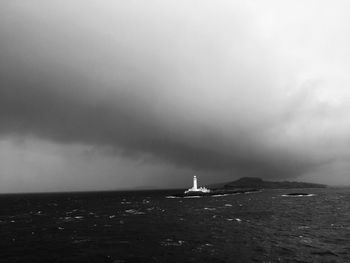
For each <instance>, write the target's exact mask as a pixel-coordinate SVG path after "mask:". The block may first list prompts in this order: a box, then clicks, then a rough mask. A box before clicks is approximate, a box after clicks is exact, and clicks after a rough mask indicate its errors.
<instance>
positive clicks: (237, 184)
mask: <svg viewBox="0 0 350 263" xmlns="http://www.w3.org/2000/svg"><path fill="white" fill-rule="evenodd" d="M326 187H327V186H326V185H323V184H314V183H304V182H289V181H282V182H272V181H264V180H263V179H261V178H258V177H243V178H240V179H238V180H236V181H232V182H226V183H218V184H211V185H208V186H207V187H198V186H197V178H196V176H194V177H193V187H192V188H190V189H188V190H186V191H185V192H184V193H183V194H180V195H177V196H181V197H186V196H213V195H227V194H240V193H248V192H256V191H260V190H262V189H295V188H297V189H301V188H326Z"/></svg>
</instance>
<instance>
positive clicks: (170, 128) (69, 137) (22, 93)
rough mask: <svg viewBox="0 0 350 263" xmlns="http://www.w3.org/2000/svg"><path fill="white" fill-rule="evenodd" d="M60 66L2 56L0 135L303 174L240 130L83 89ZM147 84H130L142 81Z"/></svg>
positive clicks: (199, 165) (210, 166)
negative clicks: (224, 130) (226, 132)
mask: <svg viewBox="0 0 350 263" xmlns="http://www.w3.org/2000/svg"><path fill="white" fill-rule="evenodd" d="M38 69H39V70H38ZM61 71H62V70H61V69H59V68H55V69H52V68H49V69H43V68H41V65H30V66H29V65H23V64H21V63H18V64H15V63H14V62H13V61H9V60H7V61H6V65H2V70H1V76H0V77H1V83H0V84H1V87H2V88H1V90H0V119H1V126H0V132H1V134H2V135H11V134H13V135H24V136H28V135H32V136H35V137H39V138H44V139H48V140H54V141H56V142H60V143H83V144H92V145H100V146H102V147H112V148H115V149H116V152H117V153H123V154H125V155H131V156H132V155H135V154H136V155H137V154H145V153H146V154H151V155H152V156H154V157H156V158H159V159H161V160H166V161H168V162H170V163H173V164H176V165H180V166H186V167H191V168H194V169H198V170H219V171H233V172H243V173H245V174H250V175H261V176H283V177H284V176H286V177H288V176H296V175H298V174H300V173H301V172H304V170H305V169H306V168H308V166H309V165H310V164H309V163H307V162H304V161H303V160H302V159H301V158H300V159H298V157H297V156H295V155H294V154H292V155H290V156H288V155H287V154H285V153H282V155H281V154H277V153H274V152H273V151H267V150H266V152H265V150H264V148H263V147H261V148H259V147H260V146H259V145H257V144H254V143H252V142H251V141H250V138H249V135H246V134H244V133H241V134H237V135H234V136H231V137H228V138H224V137H223V135H222V134H220V132H217V131H216V130H215V124H214V125H213V126H212V127H210V126H207V127H204V126H201V125H199V127H196V126H195V124H190V126H191V127H186V126H185V125H186V123H182V121H181V119H178V120H176V123H173V121H172V120H171V116H170V119H166V117H167V116H166V115H165V116H161V118H160V117H157V116H158V114H157V116H155V115H154V113H153V112H152V109H151V106H150V105H147V103H152V101H148V102H145V101H144V100H142V99H140V98H138V97H137V96H136V97H135V96H132V95H130V94H127V93H128V92H126V93H124V94H122V92H120V91H119V90H118V91H117V92H110V94H108V95H109V96H107V98H106V97H104V98H102V99H101V98H100V99H99V98H98V97H97V96H96V94H94V92H93V90H92V89H88V88H86V86H91V85H92V81H91V80H90V79H89V78H87V79H84V78H82V77H81V76H75V75H74V74H71V73H69V72H65V74H64V75H58V76H57V75H56V74H55V72H61ZM137 78H138V76H135V79H137ZM146 82H147V80H144V81H140V83H138V82H137V81H135V83H132V84H130V83H129V85H131V86H133V85H144V86H147V83H146ZM95 85H98V83H96V84H95ZM117 85H118V83H117ZM165 114H166V112H165ZM160 115H162V113H161V114H160ZM164 117H165V118H164ZM250 136H251V135H250ZM254 136H256V134H255V133H254Z"/></svg>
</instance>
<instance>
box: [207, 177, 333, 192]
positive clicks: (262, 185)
mask: <svg viewBox="0 0 350 263" xmlns="http://www.w3.org/2000/svg"><path fill="white" fill-rule="evenodd" d="M207 187H208V188H210V189H221V190H223V189H225V190H233V189H246V188H254V189H292V188H326V187H327V185H324V184H314V183H304V182H289V181H282V182H273V181H264V180H263V179H261V178H259V177H243V178H240V179H238V180H236V181H232V182H226V183H218V184H211V185H208V186H207Z"/></svg>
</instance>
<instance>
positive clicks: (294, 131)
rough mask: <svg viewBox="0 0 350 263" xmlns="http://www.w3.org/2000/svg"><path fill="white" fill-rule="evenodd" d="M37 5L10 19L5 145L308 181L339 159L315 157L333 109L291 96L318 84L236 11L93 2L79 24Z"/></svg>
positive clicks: (1, 99) (3, 66)
mask: <svg viewBox="0 0 350 263" xmlns="http://www.w3.org/2000/svg"><path fill="white" fill-rule="evenodd" d="M35 3H36V5H34V7H33V6H28V5H25V4H23V5H21V4H18V3H17V4H5V5H7V6H6V8H5V9H6V10H7V11H8V12H7V14H5V12H4V11H3V12H2V13H4V16H2V18H1V23H0V24H1V25H0V33H1V35H2V36H4V38H3V39H4V41H3V44H2V47H1V48H0V59H1V62H0V87H1V88H0V133H1V134H2V135H3V136H5V135H6V136H9V135H10V136H11V135H16V136H17V135H24V136H35V137H39V138H42V139H46V140H54V141H56V142H58V143H64V144H71V143H82V144H91V145H97V146H101V147H111V148H113V149H114V150H115V152H116V153H117V154H124V155H128V156H130V157H131V158H132V156H135V155H139V154H141V155H144V154H145V155H150V156H152V158H155V159H157V160H158V161H166V162H169V163H172V164H175V165H178V166H184V167H190V168H193V169H199V170H209V171H211V170H215V171H221V172H229V173H231V172H232V173H238V174H244V175H261V176H266V177H268V176H270V177H295V176H299V175H301V174H303V173H306V172H309V171H310V170H312V169H313V168H315V167H317V166H318V165H319V164H323V163H325V162H328V161H329V160H330V159H331V158H332V156H322V155H320V156H316V157H315V155H313V154H314V152H313V151H312V150H310V149H308V147H309V146H317V147H319V145H320V144H314V141H313V139H311V140H308V139H310V137H307V136H311V135H312V134H315V133H313V132H314V131H315V130H317V129H318V128H319V126H318V123H319V122H320V121H321V122H323V121H324V120H325V119H327V118H329V117H327V116H329V114H332V112H333V109H331V108H330V106H329V103H328V102H325V103H323V104H322V103H319V102H318V101H317V100H316V101H315V102H314V103H315V105H312V104H311V106H310V101H311V102H312V101H313V100H314V98H313V97H312V98H311V99H310V98H307V99H305V96H304V94H307V93H305V92H303V91H299V90H295V89H294V88H293V87H292V88H290V89H291V91H292V92H291V95H290V96H289V97H288V96H286V95H285V94H287V91H288V87H289V86H293V85H295V86H298V87H300V86H302V87H303V85H304V86H305V85H306V84H300V83H298V80H295V79H297V78H296V77H295V76H296V75H298V74H299V71H298V70H295V68H296V67H297V66H298V63H296V64H293V65H289V64H288V63H286V61H287V62H288V59H289V58H288V59H286V60H285V59H281V58H280V55H279V54H278V52H281V51H277V52H275V49H274V46H273V45H272V46H271V47H269V46H268V42H266V39H265V38H264V37H261V35H260V34H261V32H262V31H261V32H260V31H259V30H257V28H255V26H253V25H251V24H249V23H246V22H247V21H248V19H247V18H244V15H240V14H239V13H240V12H238V11H235V10H234V8H232V7H231V8H232V9H229V10H230V11H232V12H230V11H227V10H225V8H224V7H219V9H218V10H214V11H212V10H211V9H210V6H209V8H200V9H199V10H198V9H197V7H195V6H191V7H188V9H187V11H182V10H181V8H180V7H183V5H184V4H183V3H182V4H181V5H179V6H180V7H178V8H175V10H173V11H170V9H169V8H166V5H164V4H161V3H157V4H151V6H150V7H148V8H147V11H148V12H143V11H142V10H141V9H142V8H140V7H135V6H133V5H132V4H125V5H122V4H120V3H119V4H112V3H109V4H110V5H111V6H112V8H111V9H112V10H108V8H107V6H108V5H106V6H105V5H101V9H98V10H96V12H94V10H95V9H94V7H95V6H96V5H97V4H96V3H94V4H91V2H89V4H88V5H87V10H84V11H83V12H82V13H79V12H80V11H81V10H80V9H79V7H78V6H74V5H71V6H70V9H64V8H62V7H59V4H58V3H55V4H54V6H55V8H56V9H57V10H56V11H55V12H54V10H53V9H54V8H53V7H50V6H48V5H47V4H44V3H43V2H41V1H35ZM3 5H4V4H3ZM67 5H68V4H67ZM89 5H91V6H89ZM97 6H98V5H97ZM159 6H160V7H161V10H163V11H164V14H162V12H160V11H157V7H159ZM174 6H175V7H176V6H177V5H174ZM174 6H173V7H174ZM35 7H37V8H38V9H36V8H35ZM233 7H238V5H237V6H233ZM118 8H120V10H118ZM67 10H69V11H67ZM123 11H127V12H126V13H123ZM113 15H115V16H113ZM60 19H62V20H60ZM261 39H263V41H262V40H261ZM283 78H285V79H286V80H284V79H283ZM290 79H292V80H290ZM306 79H307V78H306ZM302 81H303V80H302ZM308 90H310V88H308ZM311 90H312V89H311ZM313 95H314V93H312V92H311V96H313ZM305 100H306V102H305ZM305 105H306V106H305ZM296 108H297V109H296ZM303 109H304V110H305V111H304V112H303ZM345 109H346V108H345ZM322 110H323V111H322ZM310 112H312V114H311V115H310ZM316 112H319V113H318V114H316ZM308 116H309V118H311V119H312V123H311V124H310V125H311V126H307V125H306V126H305V123H306V122H307V120H305V118H307V117H308ZM310 116H311V117H310ZM297 127H304V128H303V129H304V132H305V134H304V135H305V138H306V139H305V140H304V139H303V137H304V135H303V134H302V133H303V132H302V131H300V129H298V128H297ZM332 127H333V124H332V125H331V126H330V127H329V128H327V129H330V128H332ZM327 129H326V130H325V131H326V132H327V131H328V130H327ZM315 137H316V139H317V138H319V133H318V132H316V134H315ZM310 141H311V142H310ZM317 147H316V148H317Z"/></svg>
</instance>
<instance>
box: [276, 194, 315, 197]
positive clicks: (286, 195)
mask: <svg viewBox="0 0 350 263" xmlns="http://www.w3.org/2000/svg"><path fill="white" fill-rule="evenodd" d="M281 196H283V197H310V196H315V194H307V195H288V194H285V195H281Z"/></svg>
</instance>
